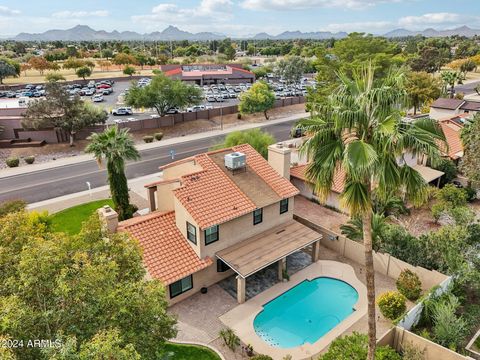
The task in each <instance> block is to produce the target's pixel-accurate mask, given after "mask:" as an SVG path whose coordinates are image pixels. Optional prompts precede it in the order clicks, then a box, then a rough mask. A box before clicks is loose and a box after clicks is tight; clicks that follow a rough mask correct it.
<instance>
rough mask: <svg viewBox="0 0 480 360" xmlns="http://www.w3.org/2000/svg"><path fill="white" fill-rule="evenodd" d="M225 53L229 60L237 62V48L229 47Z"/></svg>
mask: <svg viewBox="0 0 480 360" xmlns="http://www.w3.org/2000/svg"><path fill="white" fill-rule="evenodd" d="M223 53H224V54H225V56H226V57H227V60H235V54H236V51H235V48H234V47H233V46H232V45H230V46H227V47H226V48H225V50H224V51H223Z"/></svg>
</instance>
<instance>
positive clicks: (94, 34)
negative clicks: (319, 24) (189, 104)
mask: <svg viewBox="0 0 480 360" xmlns="http://www.w3.org/2000/svg"><path fill="white" fill-rule="evenodd" d="M347 35H348V34H347V33H346V32H336V33H332V32H330V31H316V32H301V31H285V32H283V33H281V34H278V35H270V34H267V33H265V32H262V33H259V34H256V35H254V36H251V37H248V38H249V39H254V40H265V39H272V40H290V39H330V38H334V39H341V38H344V37H346V36H347ZM416 35H421V36H425V37H446V36H452V35H459V36H466V37H473V36H475V35H480V30H479V29H472V28H469V27H468V26H462V27H458V28H455V29H451V30H435V29H432V28H429V29H425V30H423V31H410V30H407V29H396V30H392V31H389V32H387V33H386V34H383V36H385V37H390V38H391V37H407V36H416ZM226 37H227V36H226V35H223V34H217V33H213V32H200V33H191V32H188V31H183V30H180V29H179V28H177V27H175V26H169V27H167V28H166V29H165V30H163V31H155V32H152V33H148V34H140V33H137V32H134V31H122V32H119V31H117V30H114V31H111V32H108V31H105V30H94V29H92V28H91V27H89V26H86V25H77V26H75V27H73V28H71V29H66V30H48V31H45V32H43V33H39V34H30V33H20V34H18V35H17V36H15V37H13V38H11V39H12V40H17V41H54V40H62V41H102V40H124V41H128V40H145V41H177V40H191V41H207V40H222V39H225V38H226Z"/></svg>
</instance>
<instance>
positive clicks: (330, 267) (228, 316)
mask: <svg viewBox="0 0 480 360" xmlns="http://www.w3.org/2000/svg"><path fill="white" fill-rule="evenodd" d="M318 277H331V278H334V279H339V280H342V281H345V282H347V283H348V284H350V285H351V286H352V287H353V288H355V290H356V291H357V292H358V295H359V297H358V301H357V303H356V304H355V306H354V307H355V310H356V311H355V312H354V313H352V314H351V315H350V316H348V317H347V318H345V319H344V320H343V321H342V322H341V323H340V324H338V325H337V326H335V327H334V328H333V329H332V330H330V331H329V332H328V333H327V334H325V335H324V336H322V337H321V338H320V339H319V340H317V341H316V342H315V343H313V344H309V343H306V344H304V345H302V346H298V347H295V348H290V349H282V348H277V347H273V346H270V345H268V344H267V343H266V342H265V341H263V340H262V339H261V338H260V337H259V336H258V335H257V333H256V332H255V330H254V327H253V321H254V319H255V316H256V315H257V314H258V313H259V312H261V311H262V310H263V305H264V304H266V303H267V302H269V301H271V300H272V299H274V298H276V297H278V296H279V295H281V294H283V293H284V292H285V291H288V290H289V289H291V288H292V287H294V286H296V285H298V284H299V283H301V282H302V281H304V280H306V279H307V280H313V279H315V278H318ZM366 298H367V289H366V287H365V285H364V284H363V283H362V282H361V281H360V280H359V279H358V278H357V276H356V274H355V270H354V268H353V267H352V266H350V265H348V264H344V263H341V262H338V261H330V260H320V261H318V262H316V263H314V264H312V265H310V266H308V267H307V268H305V269H303V270H300V271H299V272H297V273H295V274H293V275H292V276H291V277H290V281H288V282H280V283H278V284H275V285H274V286H272V287H271V288H269V289H267V290H266V291H264V292H262V293H260V294H259V295H257V296H255V297H254V298H252V299H251V300H249V301H247V302H246V303H244V304H241V305H238V306H237V307H235V308H233V309H232V310H230V311H228V312H227V313H225V314H223V315H221V316H220V318H219V319H220V321H221V322H222V323H223V324H225V326H227V327H230V328H231V329H233V330H234V331H235V332H236V334H237V335H238V336H239V337H240V339H241V340H242V342H244V343H245V344H250V345H252V346H253V348H254V349H255V351H256V352H258V353H261V354H268V355H270V356H271V357H272V358H273V359H279V360H280V359H282V358H283V357H285V356H286V355H291V356H292V357H293V359H309V358H311V357H312V356H314V355H316V354H318V353H320V352H321V351H322V350H323V349H325V348H326V347H327V346H328V345H329V344H330V343H331V342H332V341H333V340H334V339H335V338H336V337H338V336H340V335H341V334H342V333H344V332H345V331H346V330H347V329H348V328H350V327H351V326H352V325H353V324H355V323H356V322H357V321H358V320H360V319H361V318H362V317H363V316H365V314H366V313H367V301H366Z"/></svg>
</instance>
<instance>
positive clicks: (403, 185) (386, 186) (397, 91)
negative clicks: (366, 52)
mask: <svg viewBox="0 0 480 360" xmlns="http://www.w3.org/2000/svg"><path fill="white" fill-rule="evenodd" d="M337 76H338V79H339V84H340V85H339V86H338V88H337V89H336V91H333V92H332V94H331V95H330V96H329V97H328V99H327V101H326V102H325V104H324V105H321V106H319V107H318V111H317V112H316V113H314V114H312V117H311V118H310V119H306V120H303V121H302V122H300V125H299V126H300V127H301V128H302V129H303V130H305V131H306V134H307V140H306V141H305V143H304V144H303V145H302V148H301V151H302V152H303V153H304V154H305V155H306V156H307V158H308V159H309V161H310V163H309V165H308V167H307V169H306V177H307V178H308V180H309V181H310V182H311V183H313V184H314V187H315V191H316V193H317V194H318V195H319V196H320V198H321V199H322V200H326V198H327V196H328V194H329V193H330V189H331V187H332V184H333V179H334V174H335V173H336V172H337V171H338V170H339V168H343V171H344V172H345V174H346V175H345V186H344V190H343V192H342V193H341V194H340V200H341V203H342V206H344V207H345V208H346V209H348V210H349V212H350V214H351V215H352V216H353V217H356V216H358V217H361V218H362V227H363V229H362V230H363V241H364V247H365V268H366V284H367V300H368V336H369V341H368V359H374V358H375V346H376V324H375V272H374V268H373V254H372V213H373V212H372V203H373V200H372V190H373V188H374V187H375V190H376V192H377V194H379V195H381V194H390V193H391V192H398V191H403V192H404V193H405V194H406V197H407V198H408V200H411V201H413V202H414V204H420V203H421V202H422V201H424V200H425V199H426V196H427V184H426V183H425V181H424V180H423V178H422V177H421V175H420V174H419V173H418V172H417V171H415V170H414V169H413V168H411V167H409V166H400V165H399V164H398V163H397V159H398V158H401V157H402V156H403V154H404V152H405V151H409V152H410V153H413V154H416V155H419V154H426V155H427V156H429V157H430V159H432V161H435V160H436V159H437V158H438V157H439V156H440V152H439V149H438V145H437V142H438V141H440V140H444V137H443V133H442V132H441V130H440V129H439V127H438V125H437V124H436V123H435V122H434V121H433V120H431V119H419V120H416V121H415V122H407V121H403V120H402V116H401V110H402V109H403V108H404V104H405V102H406V92H405V90H404V78H405V76H404V73H403V71H402V70H399V69H397V70H391V71H389V72H388V73H387V74H386V75H385V77H383V78H379V79H375V77H374V70H373V67H372V65H371V64H370V65H368V66H365V67H363V68H361V69H360V70H358V71H355V72H354V73H353V75H352V78H349V77H347V76H346V75H345V74H343V73H338V74H337Z"/></svg>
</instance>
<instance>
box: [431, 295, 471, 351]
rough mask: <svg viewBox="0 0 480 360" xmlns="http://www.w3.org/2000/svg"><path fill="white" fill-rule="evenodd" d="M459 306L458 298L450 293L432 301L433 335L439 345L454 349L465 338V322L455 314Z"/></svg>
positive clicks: (466, 328) (466, 330)
mask: <svg viewBox="0 0 480 360" xmlns="http://www.w3.org/2000/svg"><path fill="white" fill-rule="evenodd" d="M459 306H460V302H459V301H458V298H457V297H455V296H454V295H452V294H450V295H448V296H446V297H443V298H440V299H439V300H438V301H435V302H434V303H433V309H432V317H433V328H432V332H433V336H434V338H435V341H436V342H438V343H439V344H440V345H443V346H445V347H448V348H450V349H452V350H454V351H456V350H457V349H458V348H459V347H460V346H461V345H462V342H463V341H464V340H465V337H466V335H467V332H468V327H467V322H466V321H465V319H463V318H462V317H461V316H457V315H456V311H457V309H458V307H459Z"/></svg>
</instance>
